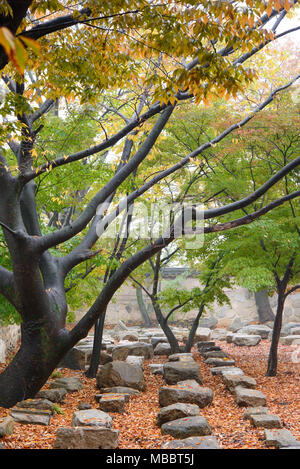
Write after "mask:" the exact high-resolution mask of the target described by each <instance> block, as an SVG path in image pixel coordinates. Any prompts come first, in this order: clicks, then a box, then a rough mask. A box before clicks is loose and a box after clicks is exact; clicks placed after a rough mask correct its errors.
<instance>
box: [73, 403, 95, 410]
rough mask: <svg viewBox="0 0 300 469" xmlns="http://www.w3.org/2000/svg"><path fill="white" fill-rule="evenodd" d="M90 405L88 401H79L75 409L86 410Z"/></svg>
mask: <svg viewBox="0 0 300 469" xmlns="http://www.w3.org/2000/svg"><path fill="white" fill-rule="evenodd" d="M91 408H92V406H91V404H89V403H88V402H79V404H78V406H77V409H78V410H88V409H91Z"/></svg>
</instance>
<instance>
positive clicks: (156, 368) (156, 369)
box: [149, 363, 164, 375]
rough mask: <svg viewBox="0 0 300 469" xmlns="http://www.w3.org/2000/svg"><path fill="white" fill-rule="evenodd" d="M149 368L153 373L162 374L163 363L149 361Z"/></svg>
mask: <svg viewBox="0 0 300 469" xmlns="http://www.w3.org/2000/svg"><path fill="white" fill-rule="evenodd" d="M149 370H150V371H151V373H153V374H154V375H163V374H164V365H163V363H151V364H150V365H149Z"/></svg>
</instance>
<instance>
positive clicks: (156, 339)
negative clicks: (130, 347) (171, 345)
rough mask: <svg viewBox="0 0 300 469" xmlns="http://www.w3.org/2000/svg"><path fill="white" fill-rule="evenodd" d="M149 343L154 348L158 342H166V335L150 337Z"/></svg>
mask: <svg viewBox="0 0 300 469" xmlns="http://www.w3.org/2000/svg"><path fill="white" fill-rule="evenodd" d="M150 343H151V344H152V346H153V348H154V349H155V347H156V346H157V344H160V343H164V344H168V339H167V338H166V336H162V337H151V339H150Z"/></svg>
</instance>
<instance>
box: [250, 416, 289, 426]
mask: <svg viewBox="0 0 300 469" xmlns="http://www.w3.org/2000/svg"><path fill="white" fill-rule="evenodd" d="M249 420H250V422H251V424H252V425H253V426H254V427H260V428H281V427H282V423H281V420H280V418H279V417H278V415H273V414H267V413H262V414H251V415H250V418H249Z"/></svg>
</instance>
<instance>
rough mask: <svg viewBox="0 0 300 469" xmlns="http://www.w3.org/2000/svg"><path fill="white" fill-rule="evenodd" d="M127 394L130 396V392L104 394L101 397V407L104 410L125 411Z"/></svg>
mask: <svg viewBox="0 0 300 469" xmlns="http://www.w3.org/2000/svg"><path fill="white" fill-rule="evenodd" d="M126 396H128V398H129V394H113V393H106V394H102V396H101V398H100V399H99V409H101V410H103V411H104V412H119V413H123V412H124V411H125V403H126Z"/></svg>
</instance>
